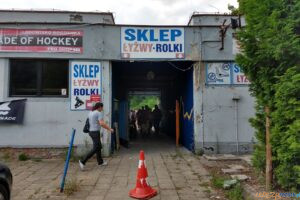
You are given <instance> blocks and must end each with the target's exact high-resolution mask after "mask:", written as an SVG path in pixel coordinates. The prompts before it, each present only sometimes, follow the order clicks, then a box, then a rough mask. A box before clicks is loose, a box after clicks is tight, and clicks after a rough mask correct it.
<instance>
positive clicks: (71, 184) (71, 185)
mask: <svg viewBox="0 0 300 200" xmlns="http://www.w3.org/2000/svg"><path fill="white" fill-rule="evenodd" d="M78 190H79V183H78V182H77V179H76V178H73V179H70V180H67V181H66V184H65V188H64V193H65V194H66V195H67V196H70V195H72V194H73V193H74V192H77V191H78Z"/></svg>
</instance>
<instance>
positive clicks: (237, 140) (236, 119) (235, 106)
mask: <svg viewBox="0 0 300 200" xmlns="http://www.w3.org/2000/svg"><path fill="white" fill-rule="evenodd" d="M232 100H233V101H234V108H235V116H234V118H235V136H236V153H237V154H239V132H238V124H239V123H238V101H239V100H240V96H239V95H233V97H232Z"/></svg>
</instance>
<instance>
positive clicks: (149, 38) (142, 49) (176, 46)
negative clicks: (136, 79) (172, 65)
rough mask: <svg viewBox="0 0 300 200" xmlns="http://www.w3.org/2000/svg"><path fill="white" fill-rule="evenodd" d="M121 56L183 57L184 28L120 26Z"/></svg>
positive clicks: (139, 57)
mask: <svg viewBox="0 0 300 200" xmlns="http://www.w3.org/2000/svg"><path fill="white" fill-rule="evenodd" d="M121 56H122V58H127V59H129V58H138V59H142V58H173V59H176V58H177V59H183V58H184V28H176V27H174V28H169V27H160V28H154V27H122V28H121Z"/></svg>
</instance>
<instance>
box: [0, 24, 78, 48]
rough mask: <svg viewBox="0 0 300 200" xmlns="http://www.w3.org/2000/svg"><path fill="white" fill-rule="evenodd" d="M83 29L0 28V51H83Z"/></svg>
mask: <svg viewBox="0 0 300 200" xmlns="http://www.w3.org/2000/svg"><path fill="white" fill-rule="evenodd" d="M82 37H83V31H80V30H52V29H0V52H1V51H2V52H47V53H51V52H63V53H83V47H82Z"/></svg>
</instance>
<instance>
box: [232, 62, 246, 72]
mask: <svg viewBox="0 0 300 200" xmlns="http://www.w3.org/2000/svg"><path fill="white" fill-rule="evenodd" d="M233 71H234V72H235V73H239V72H241V73H244V72H243V70H242V69H241V68H240V67H239V66H238V65H237V64H234V65H233Z"/></svg>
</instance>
